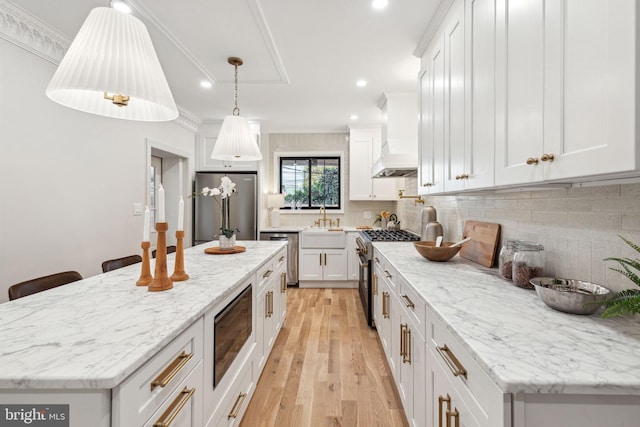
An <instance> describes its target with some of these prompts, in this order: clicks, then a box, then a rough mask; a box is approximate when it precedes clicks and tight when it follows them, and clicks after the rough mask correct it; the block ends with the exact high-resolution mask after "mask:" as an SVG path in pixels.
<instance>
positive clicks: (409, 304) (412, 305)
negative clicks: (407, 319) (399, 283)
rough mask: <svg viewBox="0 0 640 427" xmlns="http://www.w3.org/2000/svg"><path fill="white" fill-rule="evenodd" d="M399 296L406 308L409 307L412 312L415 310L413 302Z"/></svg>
mask: <svg viewBox="0 0 640 427" xmlns="http://www.w3.org/2000/svg"><path fill="white" fill-rule="evenodd" d="M400 296H401V297H402V298H403V299H404V303H405V305H406V306H407V307H409V308H410V309H412V310H413V309H414V308H416V306H415V305H414V304H413V301H411V299H410V298H409V297H408V296H407V295H400Z"/></svg>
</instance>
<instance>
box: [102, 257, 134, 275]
mask: <svg viewBox="0 0 640 427" xmlns="http://www.w3.org/2000/svg"><path fill="white" fill-rule="evenodd" d="M138 262H142V257H141V256H140V255H129V256H125V257H122V258H116V259H110V260H108V261H105V262H103V263H102V272H103V273H106V272H107V271H112V270H117V269H118V268H122V267H126V266H127V265H131V264H136V263H138Z"/></svg>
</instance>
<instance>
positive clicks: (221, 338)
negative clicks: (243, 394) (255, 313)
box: [213, 285, 253, 387]
mask: <svg viewBox="0 0 640 427" xmlns="http://www.w3.org/2000/svg"><path fill="white" fill-rule="evenodd" d="M252 301H253V291H252V288H251V285H249V286H247V287H246V288H245V289H244V290H243V291H242V292H241V293H240V295H238V296H237V297H236V298H234V300H233V301H231V302H230V303H229V304H228V305H227V306H226V307H225V308H224V309H223V310H222V311H220V313H218V314H217V315H216V318H215V322H214V332H213V387H215V386H216V385H218V383H219V382H220V380H221V379H222V376H223V375H224V373H225V372H227V369H229V366H231V364H232V363H233V361H234V360H235V358H236V356H237V355H238V353H239V352H240V350H241V349H242V346H243V345H244V343H245V342H246V341H247V339H249V336H250V335H251V328H252V326H251V325H252Z"/></svg>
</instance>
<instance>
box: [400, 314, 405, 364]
mask: <svg viewBox="0 0 640 427" xmlns="http://www.w3.org/2000/svg"><path fill="white" fill-rule="evenodd" d="M405 326H406V325H404V324H402V323H400V356H402V363H404V357H405V355H404V328H405Z"/></svg>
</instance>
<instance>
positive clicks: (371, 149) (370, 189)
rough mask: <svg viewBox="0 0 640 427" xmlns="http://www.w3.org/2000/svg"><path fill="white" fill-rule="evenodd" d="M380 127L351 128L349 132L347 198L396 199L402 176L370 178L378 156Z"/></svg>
mask: <svg viewBox="0 0 640 427" xmlns="http://www.w3.org/2000/svg"><path fill="white" fill-rule="evenodd" d="M380 135H381V131H380V128H367V129H351V130H350V133H349V200H383V201H384V200H397V199H398V189H399V188H400V185H399V181H402V178H379V179H373V178H371V166H372V165H373V162H374V161H376V160H377V159H378V158H379V157H380Z"/></svg>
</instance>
